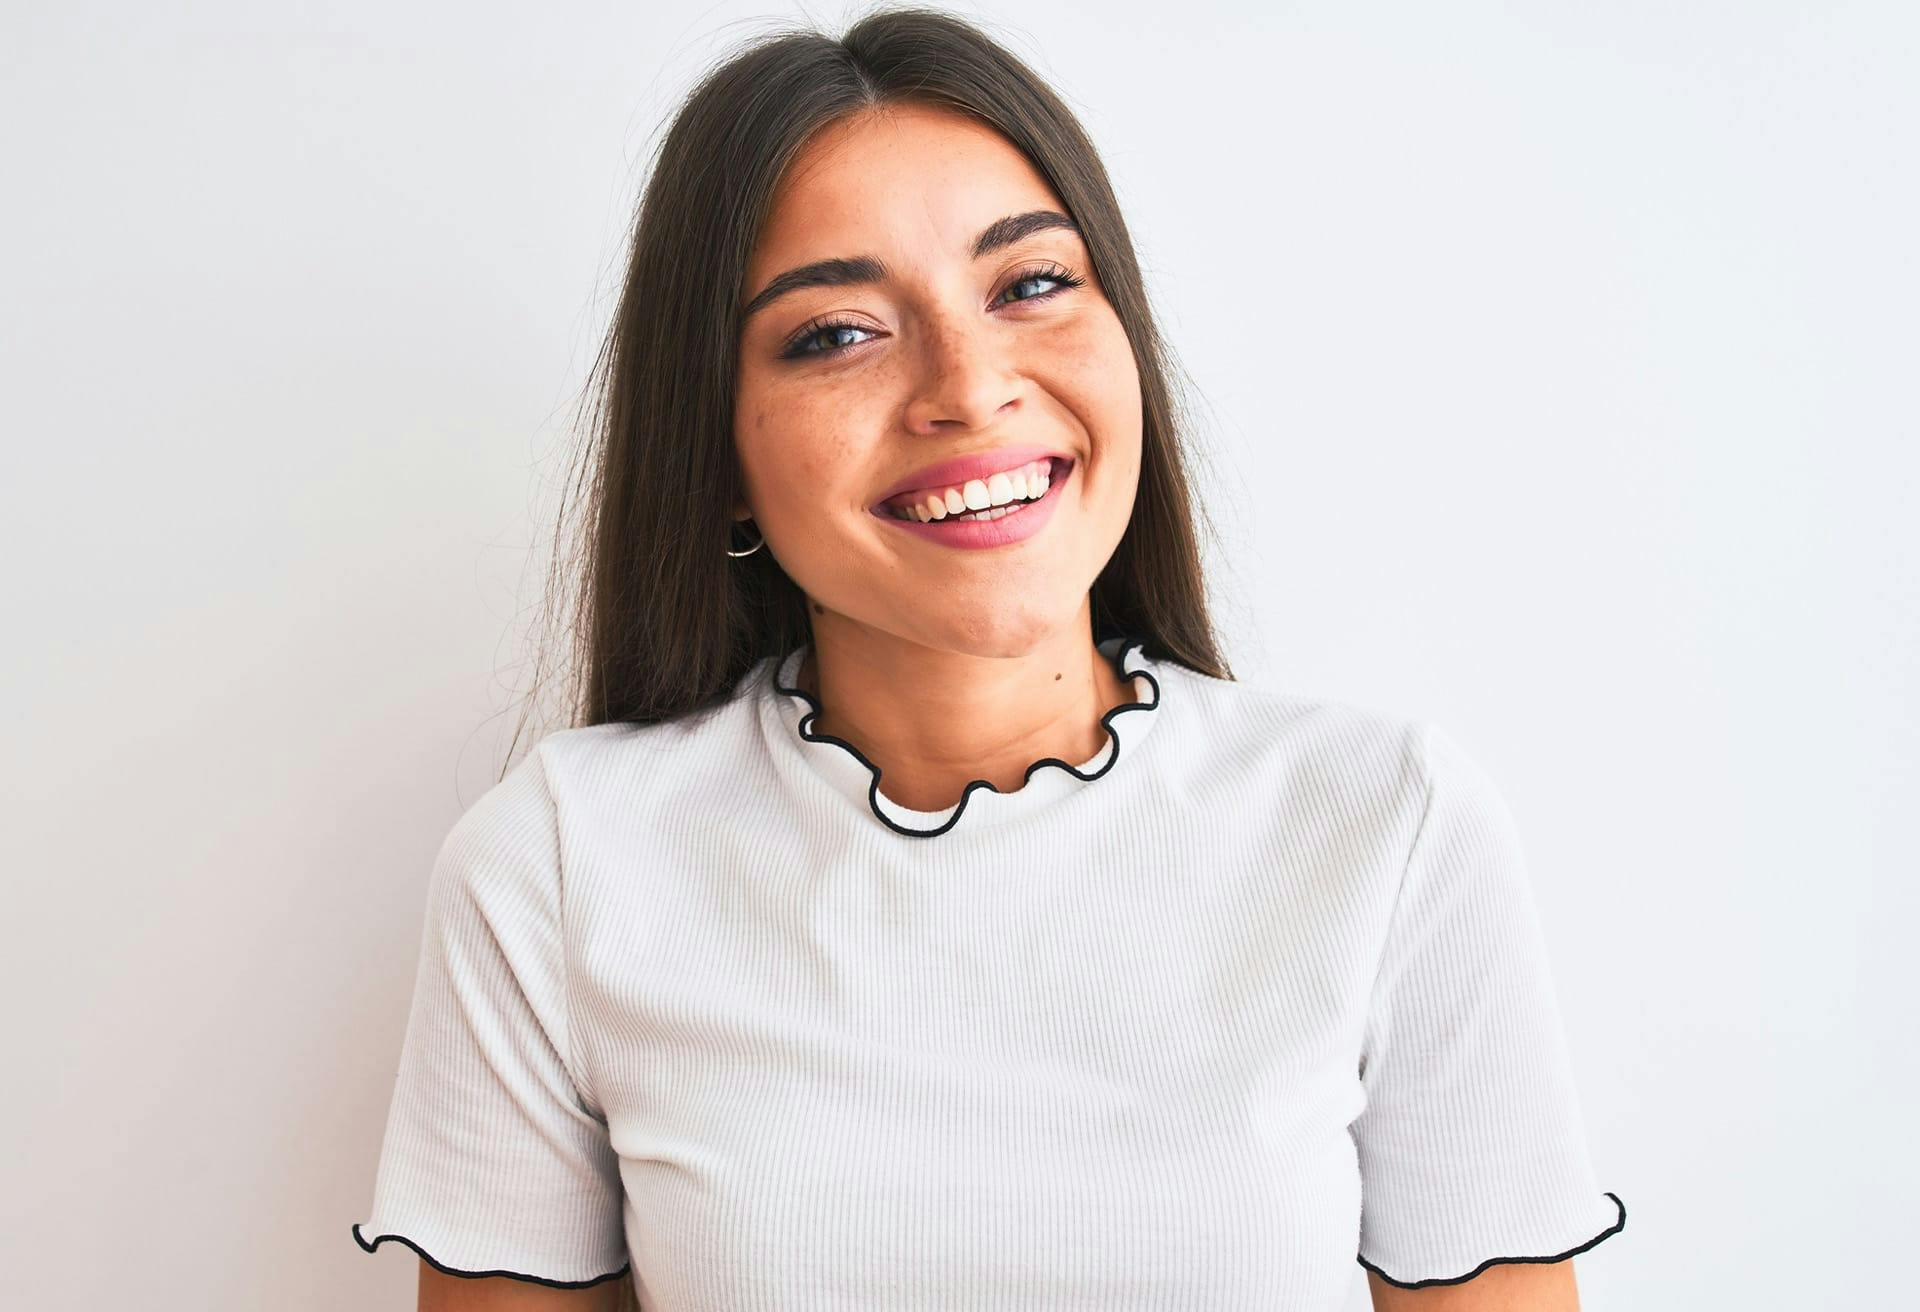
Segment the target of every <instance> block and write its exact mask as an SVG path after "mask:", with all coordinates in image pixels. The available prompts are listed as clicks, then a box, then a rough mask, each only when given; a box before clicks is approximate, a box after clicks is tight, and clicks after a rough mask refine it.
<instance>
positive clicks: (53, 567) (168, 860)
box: [0, 0, 1920, 1312]
mask: <svg viewBox="0 0 1920 1312" xmlns="http://www.w3.org/2000/svg"><path fill="white" fill-rule="evenodd" d="M850 12H851V11H847V10H842V9H840V8H839V7H837V6H831V5H827V6H815V7H811V8H809V9H808V10H801V9H790V8H780V7H778V6H755V5H744V4H713V5H704V6H702V5H691V4H688V5H676V4H655V5H636V4H619V5H615V4H585V3H555V4H550V5H545V6H542V7H540V8H539V9H537V10H536V9H532V8H528V7H526V6H505V5H472V4H462V5H454V4H445V3H440V4H423V3H401V2H397V0H382V3H379V4H373V3H357V4H341V5H327V4H282V5H261V4H246V5H242V4H235V3H231V2H228V3H202V4H195V5H191V6H189V5H183V4H177V3H160V4H140V5H134V4H125V3H122V4H90V3H70V4H62V5H58V6H54V5H44V4H43V5H38V6H25V5H14V6H8V7H7V9H6V11H5V14H4V17H0V70H3V71H4V77H3V78H0V150H3V151H4V159H3V160H0V163H4V173H3V174H0V178H3V179H4V181H3V182H0V186H4V189H5V194H6V203H5V204H4V206H0V261H3V264H0V267H3V268H4V282H3V284H0V332H3V333H4V349H3V350H0V387H3V388H4V411H0V423H4V428H5V433H6V446H5V464H4V472H3V473H0V532H4V534H5V538H4V546H5V559H6V572H5V577H6V588H7V592H6V599H5V606H4V610H3V611H0V614H4V617H5V621H6V626H7V630H8V635H9V636H8V638H7V640H6V642H5V643H4V645H3V646H0V661H3V662H4V666H0V668H4V670H5V674H6V691H7V696H6V721H5V723H6V728H7V735H6V737H7V743H6V746H7V751H6V753H5V764H4V767H0V768H3V769H4V776H0V779H3V783H4V798H5V805H6V814H5V817H4V824H0V861H3V862H4V875H5V879H6V885H5V905H6V908H7V914H6V916H5V926H6V928H5V934H4V939H3V940H0V970H4V972H5V973H4V977H3V978H0V983H4V987H5V997H6V1005H7V1017H6V1032H7V1035H8V1049H9V1061H8V1073H7V1077H6V1079H5V1081H4V1086H3V1088H0V1110H4V1113H5V1116H6V1120H7V1125H8V1127H9V1132H8V1134H7V1135H6V1140H7V1147H6V1150H5V1161H6V1180H5V1188H4V1189H0V1236H4V1238H0V1245H4V1248H0V1270H4V1272H5V1274H4V1275H0V1289H4V1291H5V1292H4V1293H0V1302H4V1303H5V1304H6V1305H7V1306H9V1307H21V1308H28V1307H31V1308H36V1309H92V1308H100V1307H109V1306H111V1307H120V1306H128V1307H139V1308H142V1309H147V1310H149V1312H175V1310H176V1309H177V1310H178V1312H188V1310H192V1312H240V1310H242V1309H247V1310H251V1309H276V1310H277V1309H290V1310H293V1312H320V1310H322V1309H337V1308H348V1307H351V1308H366V1309H391V1310H394V1312H398V1310H399V1309H405V1308H411V1307H412V1306H413V1303H412V1298H413V1282H414V1271H415V1264H416V1260H415V1258H414V1257H413V1255H412V1254H411V1253H410V1252H408V1251H407V1250H405V1249H404V1248H401V1247H400V1246H398V1245H387V1246H384V1247H383V1248H382V1249H381V1250H380V1251H379V1252H378V1253H377V1254H375V1255H373V1256H368V1255H367V1254H364V1253H362V1252H361V1251H360V1250H359V1249H358V1248H357V1247H356V1246H355V1244H354V1241H353V1239H352V1237H351V1235H350V1233H349V1227H350V1225H351V1224H352V1223H353V1222H354V1221H357V1220H360V1219H362V1218H363V1217H364V1216H365V1214H366V1209H367V1208H368V1206H369V1203H370V1201H371V1190H372V1184H373V1168H374V1164H375V1158H376V1154H377V1151H378V1148H379V1141H380V1134H381V1129H382V1125H383V1121H384V1117H385V1112H386V1105H387V1099H388V1097H389V1096H390V1093H391V1088H392V1079H393V1074H394V1069H395V1065H396V1062H397V1057H398V1049H399V1043H400V1039H401V1035H402V1032H403V1029H404V1025H405V1019H406V1008H407V1002H408V997H409V993H410V990H411V986H412V981H413V972H414V969H415V964H416V953H417V950H418V944H419V933H420V918H421V914H422V911H423V909H424V896H425V881H426V877H427V874H428V867H429V862H430V860H431V857H432V855H433V852H434V851H435V849H436V847H437V846H438V844H439V842H440V840H441V839H442V837H443V836H444V835H445V833H446V831H447V829H448V828H449V827H450V826H451V824H452V822H453V821H454V819H455V818H456V817H457V816H458V815H459V813H460V812H461V811H462V810H463V809H464V808H465V807H466V806H467V805H470V804H471V803H472V801H473V800H474V798H476V797H477V796H478V795H479V793H480V792H481V791H482V790H483V789H484V788H485V787H486V786H487V785H488V784H489V783H490V782H491V781H492V780H493V779H494V778H495V777H496V776H497V774H498V771H499V767H500V764H501V761H502V759H503V756H504V754H505V753H506V751H507V746H508V736H509V732H510V730H511V727H512V724H513V722H514V720H515V718H516V708H517V702H516V700H515V699H516V698H517V697H519V696H521V695H523V694H524V693H525V692H526V691H527V690H528V687H529V682H530V678H529V666H528V657H529V648H528V645H527V644H528V639H529V636H530V632H529V621H530V619H531V616H532V614H533V611H534V608H535V607H536V605H537V603H538V601H539V589H540V587H541V585H542V583H543V582H544V577H545V563H546V561H545V557H544V555H543V554H542V548H543V543H544V540H545V534H546V533H547V530H548V528H549V523H548V521H549V518H550V512H551V508H552V505H553V500H554V495H555V494H556V492H557V488H558V482H559V478H560V474H561V470H562V467H563V463H564V457H565V454H566V451H567V444H568V443H569V442H570V441H572V440H573V438H574V432H573V431H572V429H571V427H570V423H571V420H572V418H573V416H574V412H575V407H576V402H577V399H578V394H579V389H580V387H581V385H582V383H583V381H584V378H585V373H586V370H587V368H588V366H589V364H590V363H591V360H592V355H593V351H594V349H595V347H596V345H597V343H598V339H599V334H600V332H601V330H602V328H603V327H604V326H605V323H606V319H607V316H608V314H609V313H610V310H611V306H612V302H613V297H614V295H615V293H616V291H617V288H618V282H619V277H620V273H621V260H622V258H623V255H624V249H623V246H622V241H623V238H624V234H625V228H626V224H627V222H628V220H629V218H630V216H631V213H632V206H633V202H634V199H635V197H636V195H637V191H638V187H639V185H640V182H641V176H640V166H641V164H642V163H643V162H644V157H645V154H646V152H647V150H648V149H650V147H651V145H652V144H653V141H654V139H655V136H656V134H657V132H658V131H659V129H660V127H661V124H662V122H663V120H664V118H665V116H666V115H667V114H669V113H670V112H671V111H672V109H673V107H674V105H675V104H676V103H677V98H678V96H679V95H680V94H681V93H683V92H684V90H685V89H686V88H687V87H688V86H689V85H690V84H691V82H692V80H693V79H694V78H695V77H696V76H697V74H698V72H699V71H700V70H701V69H702V68H704V67H705V66H706V65H707V64H709V63H710V62H712V61H714V60H716V59H719V58H722V57H724V56H725V54H726V53H727V51H728V50H729V49H730V48H731V47H732V46H733V45H734V43H735V42H736V41H738V40H740V39H742V38H745V37H747V36H750V35H753V34H755V33H757V32H759V31H761V30H763V29H764V28H766V27H767V26H769V25H771V24H774V23H778V22H784V21H794V20H802V19H808V18H811V19H813V20H815V21H817V22H818V23H820V24H822V25H825V26H826V27H828V28H829V29H830V30H838V29H839V28H840V27H841V26H843V25H844V22H845V21H846V19H847V17H848V16H849V14H850ZM958 12H961V13H966V14H970V15H972V16H974V17H976V18H977V19H978V20H980V21H982V22H983V23H984V24H985V25H986V26H987V28H988V30H989V31H990V32H991V33H993V34H995V35H997V36H999V37H1000V38H1001V39H1003V40H1004V41H1006V42H1007V43H1008V44H1009V45H1011V46H1012V48H1013V49H1014V50H1015V52H1016V53H1018V54H1020V55H1021V56H1022V57H1024V58H1026V59H1028V60H1029V61H1030V62H1032V63H1033V64H1034V65H1035V67H1036V68H1037V69H1038V70H1039V71H1040V72H1041V73H1042V74H1043V75H1044V76H1045V77H1047V78H1048V79H1049V80H1050V81H1051V82H1052V84H1053V85H1054V86H1055V87H1056V88H1057V89H1059V90H1060V91H1061V92H1062V93H1063V94H1064V95H1065V96H1066V97H1067V99H1068V101H1069V103H1070V104H1072V105H1073V106H1074V107H1075V108H1076V110H1077V111H1078V112H1079V113H1080V114H1081V115H1082V116H1083V119H1084V122H1085V123H1086V125H1087V126H1088V128H1089V130H1090V131H1091V132H1092V134H1093V136H1094V139H1095V141H1096V143H1097V144H1098V145H1099V147H1100V148H1101V150H1102V151H1103V153H1104V156H1105V159H1106V161H1107V164H1108V166H1109V168H1110V169H1111V171H1112V174H1113V177H1114V180H1115V184H1116V186H1117V188H1118V190H1119V193H1120V198H1121V202H1122V205H1123V207H1124V209H1125V211H1126V213H1127V215H1128V218H1129V222H1130V224H1131V226H1132V230H1133V233H1134V236H1135V239H1136V241H1137V243H1138V247H1139V251H1140V255H1141V259H1142V262H1143V264H1144V267H1145V269H1146V272H1147V276H1148V279H1149V288H1150V292H1151V294H1152V295H1153V297H1154V300H1155V303H1156V306H1157V307H1158V309H1159V310H1160V312H1161V313H1162V315H1163V316H1164V327H1165V330H1166V332H1167V334H1168V336H1169V338H1170V340H1171V341H1172V343H1173V344H1174V346H1175V348H1176V349H1177V351H1178V352H1179V357H1180V362H1181V364H1182V365H1183V366H1184V368H1185V370H1186V372H1187V374H1188V375H1189V377H1190V378H1191V380H1192V383H1193V385H1194V388H1195V390H1196V395H1195V400H1196V401H1197V402H1198V403H1199V407H1200V408H1199V410H1198V413H1197V418H1198V419H1199V421H1200V426H1199V427H1198V428H1197V429H1196V432H1195V440H1196V441H1197V442H1198V444H1199V445H1200V446H1202V447H1203V449H1204V450H1205V451H1206V453H1207V460H1206V463H1205V465H1204V466H1203V468H1202V473H1201V477H1202V485H1203V487H1204V488H1205V489H1206V491H1207V494H1208V496H1209V499H1210V502H1211V505H1212V513H1213V515H1214V517H1215V519H1216V521H1217V523H1218V524H1219V526H1220V528H1221V542H1220V545H1219V548H1218V550H1215V551H1212V552H1211V553H1210V568H1212V569H1213V571H1214V572H1215V578H1216V581H1217V587H1218V602H1219V607H1220V610H1219V615H1220V620H1221V622H1222V625H1223V629H1224V631H1225V634H1226V636H1227V640H1228V653H1229V657H1230V659H1231V660H1232V661H1233V663H1234V665H1235V668H1236V671H1237V673H1238V674H1239V675H1240V676H1241V677H1242V678H1244V679H1247V680H1249V681H1254V682H1261V683H1266V684H1270V685H1274V686H1282V687H1287V688H1290V689H1294V690H1299V691H1305V692H1311V693H1318V694H1323V695H1327V696H1331V697H1338V698H1343V699H1347V700H1350V701H1355V702H1359V703H1363V704H1366V705H1371V706H1376V707H1381V708H1386V709H1391V710H1395V711H1398V712H1402V713H1405V714H1408V715H1415V716H1421V717H1425V718H1429V719H1432V720H1433V721H1435V722H1437V723H1439V724H1440V725H1442V726H1443V727H1444V728H1445V729H1447V730H1448V731H1449V732H1450V733H1452V734H1454V735H1455V736H1457V737H1458V738H1459V739H1460V741H1461V742H1462V743H1463V744H1464V745H1465V746H1466V747H1467V748H1468V749H1469V750H1470V751H1472V752H1473V753H1474V754H1475V756H1476V757H1477V758H1478V759H1479V761H1480V762H1481V763H1482V764H1483V765H1484V766H1485V767H1486V768H1487V770H1488V771H1489V773H1490V774H1491V775H1492V776H1493V777H1494V778H1495V780H1496V781H1497V782H1498V783H1499V784H1500V785H1501V786H1502V788H1503V790H1504V792H1505V795H1506V797H1507V799H1508V801H1509V804H1510V806H1511V808H1512V810H1513V812H1514V815H1515V817H1516V819H1517V822H1518V824H1519V826H1520V829H1521V832H1522V835H1523V838H1524V840H1525V843H1526V846H1527V851H1528V855H1529V859H1530V863H1531V866H1532V869H1533V874H1534V880H1535V887H1536V894H1537V899H1538V901H1539V904H1540V908H1541V915H1542V919H1543V923H1544V926H1545V929H1546V932H1547V935H1548V937H1549V940H1550V946H1551V949H1552V952H1553V959H1554V966H1555V979H1556V984H1557V989H1558V994H1559V997H1560V1000H1561V1006H1562V1011H1563V1013H1564V1016H1565V1020H1566V1024H1567V1029H1568V1033H1569V1040H1570V1043H1571V1046H1572V1051H1573V1054H1574V1062H1575V1067H1576V1073H1577V1075H1578V1078H1579V1082H1580V1088H1581V1097H1582V1104H1583V1107H1584V1110H1585V1113H1586V1117H1587V1121H1588V1125H1589V1131H1590V1136H1591V1142H1592V1149H1593V1153H1594V1157H1595V1161H1596V1164H1597V1166H1598V1169H1599V1173H1600V1177H1601V1179H1602V1181H1603V1183H1604V1187H1606V1188H1608V1189H1611V1190H1613V1191H1614V1192H1616V1193H1618V1194H1620V1195H1621V1196H1622V1197H1623V1198H1624V1199H1625V1201H1626V1204H1627V1209H1628V1221H1627V1227H1626V1230H1625V1231H1624V1232H1623V1233H1622V1234H1619V1235H1616V1236H1614V1237H1612V1238H1609V1239H1608V1240H1607V1241H1606V1242H1605V1243H1603V1244H1601V1245H1600V1246H1599V1247H1597V1248H1596V1249H1594V1250H1593V1251H1592V1252H1591V1253H1588V1254H1585V1255H1583V1256H1581V1257H1580V1258H1578V1259H1576V1270H1577V1271H1578V1273H1579V1277H1580V1285H1581V1290H1582V1293H1583V1296H1584V1301H1585V1306H1586V1307H1587V1308H1589V1309H1595V1310H1599V1312H1604V1310H1606V1309H1615V1310H1619V1312H1627V1310H1631V1312H1663V1310H1664V1309H1676V1310H1679V1309H1687V1310H1691V1309H1699V1308H1706V1307H1726V1308H1732V1307H1739V1308H1743V1309H1764V1308H1792V1309H1806V1308H1822V1309H1826V1308H1863V1309H1864V1308H1879V1307H1887V1306H1894V1305H1896V1304H1897V1303H1898V1302H1900V1301H1901V1300H1902V1299H1903V1298H1906V1297H1910V1286H1911V1276H1912V1273H1911V1271H1910V1270H1909V1269H1908V1267H1909V1266H1910V1263H1908V1262H1907V1261H1905V1260H1904V1259H1902V1258H1901V1257H1900V1256H1899V1255H1900V1254H1901V1253H1903V1252H1904V1251H1905V1249H1906V1245H1907V1243H1908V1242H1909V1241H1910V1240H1911V1237H1912V1230H1913V1200H1914V1188H1913V1183H1912V1182H1913V1180H1914V1178H1915V1175H1916V1170H1917V1169H1920V1161H1917V1160H1916V1152H1915V1143H1914V1130H1913V1128H1912V1127H1913V1124H1914V1120H1913V1115H1912V1111H1913V1098H1914V1090H1915V1086H1916V1076H1920V1062H1917V1061H1916V1056H1915V1045H1914V1036H1915V1033H1916V1024H1915V1021H1916V1016H1915V1007H1914V1000H1915V998H1916V997H1917V996H1920V972H1916V967H1915V956H1916V953H1915V951H1914V948H1913V944H1912V937H1913V933H1914V926H1915V923H1916V914H1917V913H1920V895H1917V894H1916V891H1915V885H1916V878H1915V877H1916V875H1920V842H1916V839H1915V836H1914V828H1913V822H1914V819H1915V815H1916V810H1917V809H1920V765H1917V764H1916V757H1917V756H1920V677H1917V672H1920V618H1917V613H1920V605H1917V603H1916V596H1917V594H1920V533H1917V532H1916V528H1915V523H1916V519H1920V515H1916V510H1915V505H1916V496H1917V494H1920V458H1917V457H1916V454H1915V441H1916V437H1920V424H1916V403H1915V386H1916V363H1917V362H1920V331H1917V330H1916V326H1915V325H1916V305H1920V277H1917V276H1916V267H1915V254H1914V250H1915V243H1914V235H1915V234H1916V233H1917V232H1920V185H1917V184H1916V179H1915V160H1916V159H1917V158H1920V130H1917V128H1920V95H1917V94H1916V91H1915V87H1916V83H1917V81H1920V78H1917V76H1916V75H1917V73H1920V67H1917V65H1920V60H1917V59H1916V52H1917V51H1920V19H1917V18H1916V11H1915V10H1914V9H1913V8H1912V7H1911V6H1907V5H1903V4H1899V3H1895V2H1894V0H1888V2H1887V3H1881V4H1866V3H1858V4H1845V3H1842V4H1819V3H1806V2H1805V0H1797V2H1796V3H1783V2H1779V0H1766V2H1755V0H1741V2H1735V0H1720V2H1714V3H1695V4H1688V5H1674V4H1667V3H1661V4H1654V3H1643V2H1639V0H1633V2H1629V3H1613V4H1608V5H1604V6H1596V5H1585V4H1576V3H1570V2H1569V3H1534V4H1518V3H1489V2H1487V0H1462V2H1461V3H1456V4H1450V5H1444V6H1442V5H1431V4H1420V3H1394V4H1380V3H1373V4H1359V3H1331V2H1321V3H1294V4H1289V3H1271V4H1259V5H1255V4H1251V3H1191V4H1182V5H1178V6H1167V5H1162V4H1143V3H1134V2H1128V3H1103V4H1101V5H1098V6H1092V5H1086V6H1067V5H1061V4H1057V3H1047V2H1045V0H1029V2H1028V3H1024V4H1022V5H1020V6H1019V7H1018V8H1017V9H1016V8H1015V7H1014V6H1012V5H1011V4H999V5H994V6H991V7H987V8H984V9H974V8H963V9H959V10H958ZM522 746H523V747H524V743H523V744H522ZM1354 1276H1355V1286H1354V1290H1355V1295H1354V1297H1355V1301H1354V1303H1353V1307H1354V1308H1355V1309H1356V1310H1358V1309H1361V1308H1364V1307H1365V1302H1364V1295H1363V1293H1362V1288H1363V1286H1362V1282H1361V1272H1360V1269H1359V1267H1358V1266H1357V1265H1356V1267H1355V1270H1354Z"/></svg>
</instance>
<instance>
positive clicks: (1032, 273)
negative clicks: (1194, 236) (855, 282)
mask: <svg viewBox="0 0 1920 1312" xmlns="http://www.w3.org/2000/svg"><path fill="white" fill-rule="evenodd" d="M1086 281H1087V280H1086V279H1085V278H1081V277H1079V276H1077V275H1075V274H1074V273H1072V272H1070V271H1069V270H1067V269H1063V268H1061V267H1060V266H1059V265H1057V264H1051V263H1049V264H1044V265H1039V266H1036V267H1034V268H1030V269H1023V270H1021V271H1020V272H1019V273H1018V274H1016V275H1015V276H1014V278H1013V281H1011V282H1009V283H1008V284H1007V286H1006V288H1005V289H1004V290H1003V291H1002V293H1001V295H1005V294H1006V292H1008V291H1011V290H1013V289H1014V288H1015V287H1018V286H1020V285H1021V284H1022V283H1028V282H1051V283H1057V284H1059V285H1058V286H1056V287H1054V288H1053V289H1052V290H1051V291H1045V292H1041V293H1039V294H1038V295H1035V296H1022V297H1020V298H1019V299H1017V300H1014V301H1009V302H1006V304H1010V305H1026V304H1031V303H1032V302H1034V301H1047V300H1052V299H1053V298H1054V297H1056V296H1058V295H1060V294H1061V293H1062V292H1066V291H1070V290H1072V289H1073V288H1076V287H1084V286H1086ZM997 299H998V298H996V300H997ZM870 331H872V330H871V329H869V328H868V327H867V326H866V325H865V324H860V323H855V322H853V321H852V320H850V319H821V320H816V321H814V322H812V323H809V324H807V325H806V326H805V327H803V328H801V329H800V330H799V331H798V332H796V333H795V334H794V335H793V336H791V337H789V338H788V339H787V340H786V342H785V344H784V345H783V346H782V347H781V350H780V358H781V359H782V360H806V359H823V358H827V357H831V356H836V355H839V354H840V353H841V352H842V351H846V350H849V349H851V348H852V347H855V346H858V345H860V343H859V342H842V343H840V344H838V345H836V346H829V347H826V348H825V349H816V348H812V347H809V346H808V343H809V342H811V341H813V340H814V339H815V338H818V337H821V336H823V335H825V334H827V333H833V332H870Z"/></svg>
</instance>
